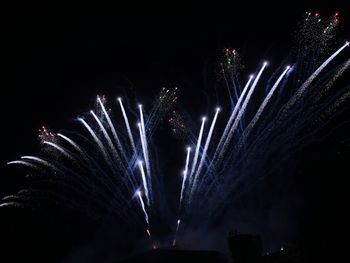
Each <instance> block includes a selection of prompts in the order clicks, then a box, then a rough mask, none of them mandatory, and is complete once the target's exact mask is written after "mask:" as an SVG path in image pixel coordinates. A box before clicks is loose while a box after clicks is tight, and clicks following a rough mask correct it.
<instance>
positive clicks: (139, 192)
mask: <svg viewBox="0 0 350 263" xmlns="http://www.w3.org/2000/svg"><path fill="white" fill-rule="evenodd" d="M136 195H137V197H138V199H139V201H140V205H141V208H142V211H143V213H144V215H145V220H146V222H147V225H148V226H149V217H148V214H147V211H146V207H145V203H144V202H143V199H142V193H141V191H140V190H137V191H136ZM147 233H148V234H149V235H150V233H149V230H148V229H147ZM150 236H151V235H150Z"/></svg>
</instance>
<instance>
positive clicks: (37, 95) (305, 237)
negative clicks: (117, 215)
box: [0, 1, 350, 262]
mask: <svg viewBox="0 0 350 263" xmlns="http://www.w3.org/2000/svg"><path fill="white" fill-rule="evenodd" d="M241 2H244V3H241ZM241 2H240V1H227V2H220V3H219V1H214V2H213V3H211V4H209V3H208V4H194V3H193V4H189V3H187V4H180V3H178V1H170V2H163V3H162V4H155V3H153V4H152V3H149V2H147V3H144V4H142V5H139V4H137V3H130V4H128V5H124V4H120V5H117V4H102V3H99V4H98V5H96V4H87V3H80V4H78V3H76V4H71V3H63V2H61V1H58V2H57V3H50V4H46V3H35V4H28V3H14V4H11V5H9V6H8V7H7V8H6V9H5V12H6V23H5V27H6V30H7V31H6V33H5V47H4V48H3V55H4V59H3V60H2V61H3V65H4V66H5V74H3V78H2V89H1V94H2V95H1V97H2V103H1V112H2V125H1V135H2V136H1V138H2V144H1V145H2V147H1V149H2V150H1V158H0V169H1V172H0V174H1V178H0V197H3V196H5V195H7V194H11V193H15V192H16V191H17V190H19V189H22V188H23V187H24V186H25V185H26V180H25V178H24V175H25V171H24V169H16V168H14V167H7V166H6V162H8V161H11V160H15V159H17V158H18V157H19V156H20V155H23V154H24V153H34V154H35V153H37V152H39V149H40V145H39V143H38V140H37V129H38V128H39V127H40V126H41V125H43V124H45V125H47V126H48V127H50V128H51V129H52V130H58V129H60V128H69V127H73V126H74V124H73V123H74V118H75V117H76V116H77V115H78V114H80V113H82V112H86V111H88V110H90V108H91V107H93V105H94V103H95V97H96V94H105V95H106V96H107V98H111V100H113V99H114V98H115V97H116V96H120V95H121V96H124V97H125V96H126V94H136V97H137V98H138V99H139V100H140V101H142V102H143V103H144V104H145V105H146V107H147V105H151V103H152V99H153V98H154V97H155V96H156V95H157V94H158V93H159V91H160V90H161V88H162V87H169V88H170V87H178V88H179V97H180V102H181V105H183V107H185V108H187V109H188V112H190V114H191V116H192V117H193V118H196V117H199V116H202V115H203V114H207V113H210V112H211V110H212V109H213V108H214V107H216V106H217V105H220V104H221V101H220V100H219V99H217V97H216V93H215V91H214V90H215V89H214V87H217V86H218V85H219V84H218V81H217V79H218V73H217V70H218V68H217V65H218V63H219V58H220V56H221V54H222V50H223V49H224V48H225V47H234V48H236V49H237V50H239V51H240V52H241V53H242V54H243V59H244V62H245V66H246V70H245V72H246V73H247V75H248V74H249V73H251V72H253V71H254V70H256V68H257V65H259V63H261V62H262V61H263V60H264V59H268V60H269V62H270V63H271V65H279V64H280V63H281V61H282V60H283V58H284V56H286V55H287V54H286V52H287V50H288V49H289V48H290V45H291V44H290V43H291V42H292V39H293V34H294V33H295V30H296V26H297V23H298V22H299V21H300V19H301V18H302V16H303V14H304V12H305V11H307V10H310V11H318V12H320V13H321V14H323V15H325V16H328V15H331V14H332V13H334V12H335V11H339V12H340V17H341V27H340V30H339V35H338V40H339V43H343V42H342V41H343V40H345V39H348V40H349V38H350V26H349V25H350V6H349V4H348V3H346V2H347V1H339V2H337V1H332V3H328V4H317V3H315V2H317V1H301V2H302V3H301V4H298V3H297V2H296V1H289V2H285V1H280V3H278V4H265V3H264V4H262V3H260V4H255V3H254V2H249V1H241ZM263 2H265V1H263ZM324 2H326V1H324ZM329 2H330V1H329ZM346 54H347V55H345V56H349V50H347V51H346ZM342 81H343V83H344V84H349V83H350V79H349V72H347V77H346V78H345V79H343V80H342ZM137 102H138V101H131V102H130V103H135V104H134V105H136V103H137ZM349 113H350V111H349V108H346V110H344V111H342V113H341V114H339V115H337V116H336V117H335V119H334V120H333V122H334V123H335V124H336V125H335V126H338V128H336V129H334V130H333V131H325V134H328V136H326V137H324V138H323V139H321V140H318V141H316V142H313V143H310V144H308V145H306V146H305V147H304V148H303V150H302V151H301V152H299V153H298V154H297V156H294V157H293V158H292V161H291V162H290V163H289V165H291V166H293V167H285V168H286V170H293V173H295V177H294V179H293V180H292V182H291V185H292V186H290V185H289V186H285V185H284V186H281V188H283V189H287V190H286V193H280V194H281V195H282V196H283V197H281V199H282V200H284V201H281V200H279V196H275V197H274V198H276V207H277V208H276V207H275V208H276V209H272V211H271V217H274V215H273V213H277V216H275V217H277V218H278V217H279V214H283V215H284V217H283V218H284V219H286V220H281V221H280V222H279V221H278V220H277V222H274V221H273V223H272V224H274V223H276V224H275V225H273V226H272V227H271V229H273V228H274V227H275V228H276V231H275V233H271V236H270V237H269V238H266V242H267V245H266V246H271V247H273V248H275V247H276V246H278V244H277V245H276V242H275V241H276V240H278V241H280V240H281V239H283V234H286V239H288V242H289V243H290V244H293V245H295V246H296V247H298V248H300V249H301V250H302V251H303V253H305V254H306V255H307V256H308V257H310V258H314V257H317V256H320V252H321V251H322V252H323V253H325V254H327V255H328V256H329V257H330V258H331V257H332V256H333V254H334V253H341V251H342V250H343V249H345V244H344V243H343V241H341V240H340V239H339V238H340V237H342V236H343V235H345V230H346V229H347V228H348V226H347V225H348V223H347V222H348V221H347V220H346V218H345V213H346V212H348V211H347V210H348V207H349V205H348V203H347V200H349V194H348V192H349V191H348V189H349V187H350V180H349V177H348V176H349V172H350V167H349V163H350V162H349V160H350V138H349V134H350V133H349V132H350V124H349V122H348V121H349ZM339 124H342V125H339ZM165 130H166V128H165V127H162V128H161V132H160V133H159V134H158V138H157V140H158V141H159V142H160V143H164V142H166V141H167V138H168V136H169V134H168V133H167V131H165ZM169 145H170V147H172V149H173V150H172V151H166V150H165V149H164V148H163V149H162V147H160V151H161V153H165V152H166V154H165V156H167V158H164V159H165V160H164V163H163V164H162V169H167V170H168V171H169V172H168V173H169V175H168V176H169V178H170V179H169V180H170V181H171V182H172V183H173V184H174V187H178V183H176V182H178V181H176V180H174V179H173V178H176V176H178V174H179V171H180V170H181V169H182V164H183V154H182V153H183V148H184V147H185V146H186V143H185V142H183V143H179V142H178V141H173V142H170V144H169ZM178 152H181V155H178V154H177V153H178ZM270 183H271V184H272V185H273V184H274V182H270ZM285 184H288V183H287V182H285ZM288 187H290V188H291V189H289V188H288ZM275 188H278V186H275V185H273V186H271V189H275ZM288 189H289V190H288ZM271 191H272V192H273V190H271ZM281 192H283V191H281ZM274 193H275V194H276V191H274ZM289 194H290V195H292V196H289ZM176 198H177V197H176ZM278 200H279V201H280V202H278ZM289 201H290V203H289ZM286 204H290V206H289V205H288V206H287V207H286ZM289 209H290V211H289ZM289 223H290V224H291V225H292V226H290V225H288V224H289ZM0 226H1V227H0V229H1V230H0V231H1V232H0V237H1V242H2V243H3V244H4V245H3V246H1V250H4V251H10V252H11V254H12V258H13V260H14V262H20V261H16V260H19V259H25V261H26V262H73V260H75V261H74V262H86V261H84V260H82V258H84V257H86V255H93V256H92V257H91V258H94V259H96V262H102V261H98V260H99V259H104V256H103V255H106V254H108V255H112V256H111V257H115V258H116V259H117V258H118V251H119V250H122V249H124V250H126V251H130V253H132V252H134V251H133V248H130V247H128V246H127V245H126V246H125V247H122V246H121V245H120V244H118V246H120V247H119V248H118V249H115V250H116V251H117V252H115V254H113V253H111V252H110V251H111V250H114V246H115V243H114V242H115V239H118V238H115V237H114V236H113V235H112V234H109V235H107V234H106V233H108V232H113V231H114V233H115V235H116V236H118V235H122V234H119V233H116V232H118V231H119V228H118V227H115V226H111V225H110V224H102V223H101V222H95V221H93V220H90V219H88V218H86V216H85V215H81V214H79V213H75V212H72V211H69V210H68V211H67V210H65V209H59V208H52V209H46V210H45V211H35V212H33V211H31V210H29V209H28V210H27V209H23V210H10V209H1V210H0ZM244 230H245V231H247V232H249V229H247V228H244ZM259 231H260V230H259V226H254V227H252V228H251V232H252V233H253V234H254V233H257V232H259ZM281 233H282V234H281ZM124 234H125V233H124ZM281 235H282V237H281ZM207 238H208V239H209V241H208V243H210V238H211V236H210V235H209V234H208V237H207ZM222 239H223V240H225V239H226V236H223V237H222ZM268 249H269V248H268V247H267V248H266V251H267V250H268ZM223 250H225V249H223ZM2 255H3V253H2V252H1V253H0V257H2ZM75 257H76V258H75ZM79 260H82V261H79ZM104 260H106V261H103V262H113V261H107V259H104ZM108 260H110V259H108ZM4 262H5V261H4ZM6 262H10V261H6ZM89 262H95V261H89Z"/></svg>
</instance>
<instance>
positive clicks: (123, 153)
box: [97, 97, 125, 158]
mask: <svg viewBox="0 0 350 263" xmlns="http://www.w3.org/2000/svg"><path fill="white" fill-rule="evenodd" d="M97 101H98V103H99V104H100V106H101V109H102V111H103V114H104V115H105V116H106V119H107V122H108V125H109V127H110V129H111V131H112V134H113V137H114V139H115V141H116V143H117V147H118V149H119V151H120V153H121V154H122V156H123V157H124V158H125V152H124V150H123V146H122V144H121V142H120V140H119V137H118V135H117V132H116V130H115V128H114V125H113V123H112V120H111V118H110V117H109V115H108V113H107V111H106V108H105V106H104V105H103V103H102V101H101V99H100V98H99V97H97Z"/></svg>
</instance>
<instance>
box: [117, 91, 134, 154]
mask: <svg viewBox="0 0 350 263" xmlns="http://www.w3.org/2000/svg"><path fill="white" fill-rule="evenodd" d="M118 101H119V105H120V109H121V111H122V113H123V118H124V121H125V126H126V129H127V131H128V136H129V140H130V144H131V147H132V150H133V152H134V154H135V155H136V153H137V151H136V146H135V142H134V137H133V135H132V132H131V129H130V124H129V119H128V116H127V115H126V112H125V109H124V106H123V102H122V98H118Z"/></svg>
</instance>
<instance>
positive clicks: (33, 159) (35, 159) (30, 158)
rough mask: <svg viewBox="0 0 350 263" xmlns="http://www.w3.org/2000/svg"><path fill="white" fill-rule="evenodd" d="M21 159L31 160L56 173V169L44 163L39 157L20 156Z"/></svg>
mask: <svg viewBox="0 0 350 263" xmlns="http://www.w3.org/2000/svg"><path fill="white" fill-rule="evenodd" d="M21 159H24V160H26V159H27V160H31V161H35V162H37V163H41V164H43V165H45V166H47V167H49V168H51V169H52V170H54V171H57V170H58V169H57V168H56V167H55V166H53V165H52V164H51V163H49V162H48V161H45V160H44V159H41V158H39V157H36V156H29V155H25V156H21Z"/></svg>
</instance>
